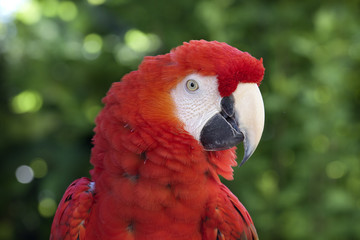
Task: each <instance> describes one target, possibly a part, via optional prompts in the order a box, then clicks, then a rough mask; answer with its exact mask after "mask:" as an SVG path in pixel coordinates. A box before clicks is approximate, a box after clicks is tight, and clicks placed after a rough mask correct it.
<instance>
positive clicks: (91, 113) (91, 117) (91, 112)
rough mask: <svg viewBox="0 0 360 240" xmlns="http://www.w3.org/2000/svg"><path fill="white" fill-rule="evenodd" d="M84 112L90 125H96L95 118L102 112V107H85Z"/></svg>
mask: <svg viewBox="0 0 360 240" xmlns="http://www.w3.org/2000/svg"><path fill="white" fill-rule="evenodd" d="M84 110H85V116H86V118H87V120H88V121H89V123H91V124H94V123H95V118H96V116H97V115H98V113H99V112H100V110H101V106H99V105H88V106H85V108H84Z"/></svg>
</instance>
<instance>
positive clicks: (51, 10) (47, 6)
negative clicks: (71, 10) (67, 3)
mask: <svg viewBox="0 0 360 240" xmlns="http://www.w3.org/2000/svg"><path fill="white" fill-rule="evenodd" d="M58 6H59V3H58V1H56V0H47V1H44V2H42V4H41V7H42V13H43V15H44V16H46V17H55V16H56V14H57V13H58Z"/></svg>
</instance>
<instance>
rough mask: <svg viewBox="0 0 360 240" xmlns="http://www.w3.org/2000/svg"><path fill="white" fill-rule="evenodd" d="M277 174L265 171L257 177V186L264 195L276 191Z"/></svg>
mask: <svg viewBox="0 0 360 240" xmlns="http://www.w3.org/2000/svg"><path fill="white" fill-rule="evenodd" d="M278 178H279V177H278V174H277V173H276V172H274V171H266V172H265V173H263V175H262V177H261V178H260V179H259V181H258V183H257V186H258V188H259V189H260V191H261V192H262V193H263V194H264V195H265V196H266V197H271V196H274V194H276V193H277V192H278Z"/></svg>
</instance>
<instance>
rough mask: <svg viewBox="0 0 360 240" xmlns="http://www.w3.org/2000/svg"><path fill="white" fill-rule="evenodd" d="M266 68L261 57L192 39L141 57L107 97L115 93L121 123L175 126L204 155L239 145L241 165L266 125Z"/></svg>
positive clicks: (224, 44)
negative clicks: (261, 88) (262, 89)
mask: <svg viewBox="0 0 360 240" xmlns="http://www.w3.org/2000/svg"><path fill="white" fill-rule="evenodd" d="M264 70H265V69H264V67H263V64H262V59H260V60H257V59H256V58H254V57H252V56H251V55H250V54H249V53H246V52H242V51H240V50H238V49H236V48H234V47H231V46H229V45H228V44H226V43H220V42H217V41H210V42H208V41H205V40H199V41H197V40H193V41H190V42H189V43H184V44H183V45H181V46H179V47H177V48H175V49H173V50H171V52H170V53H168V54H165V55H159V56H154V57H145V58H144V60H143V62H142V63H141V64H140V66H139V69H138V70H137V71H134V72H131V73H129V74H127V75H126V76H125V77H124V78H123V79H122V81H121V82H118V83H115V85H113V87H112V89H110V92H109V93H108V95H112V96H114V95H116V98H117V99H118V101H117V102H120V103H121V104H120V105H122V107H121V108H122V110H121V112H122V114H123V116H122V119H124V120H123V121H124V122H126V123H129V124H130V125H131V126H132V127H133V128H134V129H136V128H137V126H138V127H139V126H140V123H139V122H142V123H143V122H146V125H147V126H151V127H154V126H159V125H160V126H161V125H166V126H176V127H174V129H177V130H178V131H179V132H182V133H185V134H188V135H190V136H191V137H192V138H193V139H194V140H195V141H196V142H197V143H198V144H199V145H200V146H201V147H202V148H203V150H205V151H208V152H214V151H221V150H227V149H230V148H233V147H235V146H236V145H238V144H239V143H241V142H243V144H244V149H245V151H244V157H243V160H242V162H241V164H243V163H245V162H246V161H247V160H248V159H249V158H250V156H251V155H252V154H253V152H254V151H255V149H256V147H257V145H258V143H259V141H260V138H261V135H262V131H263V127H264V105H263V101H262V97H261V93H260V91H259V88H258V86H259V85H260V82H261V81H262V79H263V75H264ZM112 93H113V94H112ZM108 98H109V97H108ZM108 102H110V100H108ZM124 102H126V104H125V103H124ZM107 104H109V103H107ZM124 113H126V116H124ZM170 123H171V124H170ZM143 125H144V124H143Z"/></svg>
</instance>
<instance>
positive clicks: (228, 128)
mask: <svg viewBox="0 0 360 240" xmlns="http://www.w3.org/2000/svg"><path fill="white" fill-rule="evenodd" d="M221 108H222V111H221V112H220V113H217V114H215V115H214V116H213V117H212V118H210V119H209V121H208V122H207V123H206V124H205V126H204V127H203V129H202V130H201V133H200V142H201V144H202V145H203V147H204V148H205V150H208V151H219V150H225V149H229V148H232V147H234V146H236V145H237V144H239V143H240V142H242V141H244V135H243V133H242V132H241V131H240V129H239V127H238V123H237V120H236V114H235V112H234V99H233V97H232V96H229V97H224V98H223V100H222V101H221Z"/></svg>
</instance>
